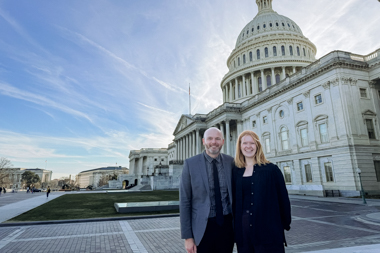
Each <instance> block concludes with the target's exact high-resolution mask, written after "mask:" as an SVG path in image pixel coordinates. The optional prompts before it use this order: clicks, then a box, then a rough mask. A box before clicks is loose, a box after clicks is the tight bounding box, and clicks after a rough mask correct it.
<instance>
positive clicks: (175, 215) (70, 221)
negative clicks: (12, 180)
mask: <svg viewBox="0 0 380 253" xmlns="http://www.w3.org/2000/svg"><path fill="white" fill-rule="evenodd" d="M178 216H179V213H174V214H158V215H141V216H125V217H110V218H91V219H76V220H50V221H30V222H13V223H0V227H16V226H32V225H33V226H34V225H51V224H69V223H81V222H101V221H117V220H139V219H153V218H169V217H178Z"/></svg>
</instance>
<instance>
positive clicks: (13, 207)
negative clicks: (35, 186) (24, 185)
mask: <svg viewBox="0 0 380 253" xmlns="http://www.w3.org/2000/svg"><path fill="white" fill-rule="evenodd" d="M15 194H25V195H26V194H27V193H6V195H2V196H1V197H0V201H2V200H4V201H5V200H7V201H10V200H12V199H5V198H13V197H15V196H16V195H15ZM64 194H65V192H53V193H51V194H50V195H49V198H47V197H46V194H45V193H43V194H42V195H37V194H36V195H37V196H36V195H32V194H31V193H29V194H28V195H26V197H27V198H26V199H23V200H19V201H17V199H16V202H14V203H10V204H7V205H4V206H1V207H0V223H2V222H4V221H6V220H9V219H12V218H13V217H16V216H18V215H20V214H22V213H25V212H27V211H29V210H32V209H33V208H36V207H37V206H40V205H42V204H45V203H47V202H49V201H51V200H53V199H55V198H58V197H60V196H62V195H64Z"/></svg>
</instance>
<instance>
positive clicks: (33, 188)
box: [32, 186, 34, 194]
mask: <svg viewBox="0 0 380 253" xmlns="http://www.w3.org/2000/svg"><path fill="white" fill-rule="evenodd" d="M33 193H34V186H33V187H32V194H33Z"/></svg>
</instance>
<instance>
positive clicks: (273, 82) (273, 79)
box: [272, 68, 276, 85]
mask: <svg viewBox="0 0 380 253" xmlns="http://www.w3.org/2000/svg"><path fill="white" fill-rule="evenodd" d="M275 84H276V78H275V76H274V68H272V85H275Z"/></svg>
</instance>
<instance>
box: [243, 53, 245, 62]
mask: <svg viewBox="0 0 380 253" xmlns="http://www.w3.org/2000/svg"><path fill="white" fill-rule="evenodd" d="M243 64H245V54H243Z"/></svg>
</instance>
